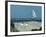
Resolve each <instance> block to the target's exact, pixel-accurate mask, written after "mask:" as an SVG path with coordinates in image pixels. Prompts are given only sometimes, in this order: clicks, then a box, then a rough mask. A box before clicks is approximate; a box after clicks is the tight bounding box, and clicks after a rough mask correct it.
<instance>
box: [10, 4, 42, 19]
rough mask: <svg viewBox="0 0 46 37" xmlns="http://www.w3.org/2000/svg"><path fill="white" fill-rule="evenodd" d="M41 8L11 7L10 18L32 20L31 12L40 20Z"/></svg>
mask: <svg viewBox="0 0 46 37" xmlns="http://www.w3.org/2000/svg"><path fill="white" fill-rule="evenodd" d="M41 9H42V8H41V6H24V5H11V6H10V13H11V14H10V15H11V18H32V12H33V10H34V11H35V14H36V16H37V17H36V18H39V19H41V17H42V16H41V15H42V10H41Z"/></svg>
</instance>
